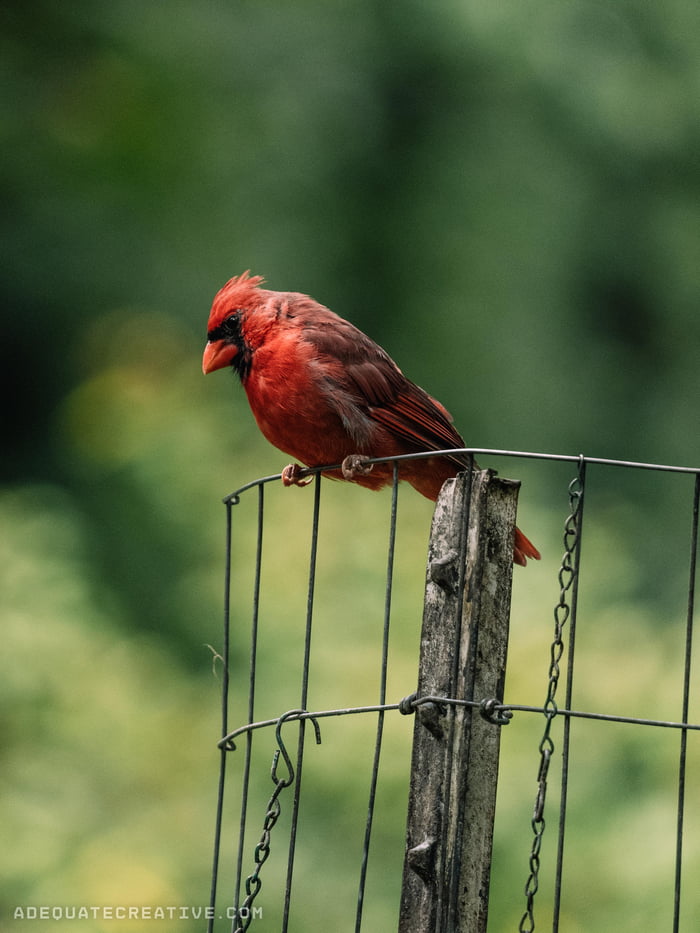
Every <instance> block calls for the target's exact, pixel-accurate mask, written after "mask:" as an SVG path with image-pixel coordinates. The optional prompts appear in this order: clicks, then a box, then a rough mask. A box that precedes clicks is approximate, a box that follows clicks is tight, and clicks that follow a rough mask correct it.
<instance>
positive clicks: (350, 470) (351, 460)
mask: <svg viewBox="0 0 700 933" xmlns="http://www.w3.org/2000/svg"><path fill="white" fill-rule="evenodd" d="M369 459H370V458H369V457H366V456H365V455H364V454H350V455H349V456H348V457H346V458H345V460H343V462H342V463H341V464H340V469H341V470H342V471H343V477H344V479H349V480H353V479H355V477H356V476H367V474H368V473H371V472H372V469H373V467H374V464H373V463H368V462H367V461H368V460H369Z"/></svg>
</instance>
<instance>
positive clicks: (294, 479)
mask: <svg viewBox="0 0 700 933" xmlns="http://www.w3.org/2000/svg"><path fill="white" fill-rule="evenodd" d="M303 469H304V467H300V466H299V464H298V463H290V464H288V465H287V466H286V467H285V468H284V469H283V470H282V485H283V486H308V485H309V483H310V482H311V480H312V479H313V476H300V475H299V474H300V473H301V471H302V470H303Z"/></svg>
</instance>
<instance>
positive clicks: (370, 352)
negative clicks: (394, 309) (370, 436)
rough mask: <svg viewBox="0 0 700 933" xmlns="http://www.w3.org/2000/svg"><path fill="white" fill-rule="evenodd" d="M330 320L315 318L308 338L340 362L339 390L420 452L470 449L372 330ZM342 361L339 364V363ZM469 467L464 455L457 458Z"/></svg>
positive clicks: (335, 376)
mask: <svg viewBox="0 0 700 933" xmlns="http://www.w3.org/2000/svg"><path fill="white" fill-rule="evenodd" d="M329 315H330V316H329V319H328V320H323V321H319V320H318V319H316V320H315V321H313V322H311V321H309V322H308V323H307V325H306V327H305V329H304V336H305V339H306V340H308V341H309V342H310V343H312V344H313V346H314V348H315V350H316V353H317V354H318V356H319V358H320V359H322V360H324V361H331V362H332V363H335V364H336V365H333V366H331V368H330V369H329V370H328V371H327V372H329V373H332V377H331V378H332V382H333V384H334V385H333V388H334V390H335V391H338V390H339V391H340V392H341V393H342V396H343V397H344V399H347V397H348V396H351V397H352V398H353V400H354V402H355V403H356V404H357V406H358V409H359V410H360V411H361V413H362V415H363V416H365V417H367V416H368V417H369V418H370V419H371V420H372V421H375V422H377V423H378V424H380V425H382V426H383V427H385V428H386V429H387V430H389V431H391V433H392V434H394V435H395V436H396V437H399V438H401V439H402V440H403V441H406V443H407V444H408V445H410V446H411V447H412V448H414V449H415V450H417V451H419V450H426V451H427V450H445V449H449V448H451V447H464V440H463V439H462V437H461V436H460V435H459V434H458V432H457V431H456V430H455V428H454V426H453V424H452V420H451V418H450V415H449V413H448V412H447V410H446V409H445V408H444V407H443V406H442V405H441V404H440V402H438V401H437V400H436V399H433V398H431V396H430V395H428V393H427V392H425V391H424V390H423V389H421V388H420V387H419V386H417V385H415V383H413V382H411V381H410V379H407V378H406V377H405V376H404V374H403V373H402V372H401V370H400V369H399V367H398V366H397V365H396V363H394V361H393V360H392V359H391V357H390V356H389V355H388V353H386V352H385V351H384V350H382V348H381V347H380V346H379V345H378V344H376V343H375V342H374V341H373V340H371V339H370V338H369V337H368V336H367V335H366V334H363V333H362V331H360V330H358V329H357V328H356V327H354V326H353V325H352V324H350V323H349V322H348V321H345V320H343V319H342V318H339V317H337V315H335V314H332V312H329ZM338 364H339V365H338ZM450 459H451V460H453V461H454V462H455V463H456V464H457V465H459V466H464V465H465V463H466V462H467V460H466V459H465V458H464V457H458V456H455V457H451V458H450Z"/></svg>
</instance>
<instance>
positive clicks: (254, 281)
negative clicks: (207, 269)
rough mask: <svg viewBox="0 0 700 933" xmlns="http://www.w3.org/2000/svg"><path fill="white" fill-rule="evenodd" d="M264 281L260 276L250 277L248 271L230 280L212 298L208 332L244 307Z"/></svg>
mask: <svg viewBox="0 0 700 933" xmlns="http://www.w3.org/2000/svg"><path fill="white" fill-rule="evenodd" d="M264 281H265V279H264V278H263V277H262V276H261V275H251V274H250V270H249V269H248V270H246V271H245V272H243V273H242V274H241V275H235V276H234V277H233V278H232V279H229V280H228V282H227V283H226V284H225V285H224V286H223V288H221V289H219V291H218V292H217V293H216V295H215V296H214V301H213V304H212V306H211V313H210V315H209V328H208V329H209V330H210V331H211V330H214V329H215V328H216V327H218V326H219V324H221V322H222V321H223V319H224V318H225V317H226V316H227V315H229V314H230V313H231V312H232V311H235V310H236V309H237V308H241V307H245V306H246V304H248V303H249V302H250V299H251V297H252V296H253V295H254V294H255V289H257V288H258V287H259V286H260V285H262V283H263V282H264Z"/></svg>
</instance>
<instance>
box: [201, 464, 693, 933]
mask: <svg viewBox="0 0 700 933" xmlns="http://www.w3.org/2000/svg"><path fill="white" fill-rule="evenodd" d="M447 454H463V455H465V454H466V455H470V456H473V457H474V456H478V457H487V458H490V457H507V458H514V459H521V460H534V461H537V460H539V461H552V462H561V463H570V464H572V465H574V466H575V468H576V477H575V479H574V480H573V481H572V483H571V486H570V488H569V494H570V503H571V502H573V503H574V506H576V505H577V503H576V502H575V500H574V498H572V488H573V487H575V485H576V484H577V483H578V486H577V487H576V489H579V490H580V497H581V503H582V501H583V490H584V487H585V476H586V468H587V467H588V466H597V467H612V468H619V469H623V470H645V471H656V472H659V473H667V474H686V475H690V476H694V477H695V484H694V493H693V504H692V507H691V516H692V518H691V526H692V527H691V544H690V549H689V584H688V593H687V603H686V632H685V643H684V673H683V698H682V712H681V718H680V719H678V720H672V719H665V718H648V717H646V718H645V717H635V716H630V715H624V714H618V713H615V712H600V711H595V710H593V711H592V710H584V709H576V708H573V704H572V695H573V689H572V688H573V674H574V646H575V622H576V598H577V587H578V578H579V561H580V540H581V539H580V530H581V528H580V522H579V525H578V527H577V528H576V531H575V532H573V534H574V540H573V541H572V540H570V539H569V538H567V535H571V534H572V531H571V529H570V528H569V526H568V525H565V548H566V553H565V558H564V561H563V564H562V569H561V570H560V585H561V591H562V595H561V597H560V600H559V603H558V604H557V608H556V609H555V623H556V624H555V637H554V642H553V646H552V656H551V663H550V672H549V688H548V692H547V697H546V699H545V702H544V703H543V704H542V705H537V704H534V705H533V704H523V703H504V702H502V701H499V700H498V699H497V698H495V697H480V698H475V699H473V700H470V699H465V698H463V697H450V696H439V695H430V696H417V695H415V694H410V693H409V694H407V695H406V696H405V697H404V698H403V699H401V700H399V701H397V702H393V703H392V702H387V697H386V689H387V667H388V645H389V631H390V624H391V612H392V592H393V587H394V580H393V574H394V549H395V544H396V534H397V514H398V485H399V482H398V481H399V479H400V466H401V463H402V461H404V460H413V459H420V458H423V457H435V456H439V455H447ZM382 462H392V463H393V464H394V479H393V485H392V496H391V506H390V513H391V514H390V520H389V537H388V542H387V569H386V585H385V596H384V609H383V619H384V621H383V631H382V641H381V652H380V658H379V659H378V662H379V678H378V679H379V690H378V697H377V703H375V704H369V705H356V706H343V707H338V708H332V709H318V710H313V709H312V710H310V709H308V696H309V677H310V670H311V645H312V633H313V623H314V605H315V587H316V575H317V566H318V558H319V554H318V547H319V520H320V511H321V490H322V482H321V476H320V474H322V473H323V472H326V471H328V470H332V469H337V468H338V467H339V466H340V465H339V464H332V465H330V466H325V467H318V468H305V469H303V470H302V471H301V473H300V475H301V476H302V477H303V476H316V477H317V481H316V482H315V484H314V487H315V492H314V499H313V510H312V517H311V522H310V528H309V560H308V581H307V600H306V619H305V628H304V647H303V660H302V665H301V666H302V670H301V683H300V685H299V694H298V696H299V705H298V707H296V708H294V709H289V710H286V711H284V712H282V713H280V715H279V716H276V717H272V718H267V719H259V720H258V719H256V715H255V714H256V710H257V692H258V682H257V660H258V654H259V649H260V645H259V618H260V603H261V568H262V563H263V550H264V548H263V542H264V526H265V489H266V487H267V486H268V485H269V484H270V483H273V482H276V481H279V480H280V478H281V475H282V474H275V475H271V476H266V477H262V478H260V479H257V480H254V481H253V482H250V483H247V484H245V485H244V486H241V487H240V488H238V489H236V490H235V491H234V492H232V493H230V494H229V495H228V496H226V497H225V499H224V500H223V501H224V504H225V506H226V516H227V518H226V554H225V565H226V566H225V593H224V636H223V650H222V657H223V677H222V728H221V738H220V739H219V741H218V748H219V750H220V755H221V759H220V772H219V783H218V793H217V808H216V818H215V838H214V857H213V868H212V887H211V900H210V908H211V910H210V919H209V921H208V927H207V930H208V931H209V933H212V931H214V929H215V924H216V919H217V913H216V905H217V899H220V898H221V897H222V896H223V897H225V898H227V899H229V900H230V904H231V908H230V909H229V912H228V914H227V916H228V917H229V918H230V917H233V919H232V920H231V923H230V929H231V930H232V931H233V933H242V931H244V930H247V929H248V928H249V926H250V924H251V923H252V922H253V920H254V919H255V917H256V916H258V915H257V914H256V913H255V911H256V907H257V903H256V898H257V897H258V895H259V894H260V891H261V888H262V885H263V881H262V878H263V875H264V868H263V866H264V864H265V862H266V861H267V858H268V856H269V854H270V851H271V844H272V838H273V834H274V833H275V827H276V825H277V823H278V820H279V818H280V814H281V811H282V804H281V801H282V800H283V799H284V798H285V797H287V794H285V791H287V790H288V789H289V791H288V793H289V795H290V798H291V799H289V800H288V801H287V802H286V803H285V808H286V811H287V812H288V819H289V824H288V826H287V828H286V832H287V837H288V842H287V870H286V880H285V885H284V906H283V910H282V915H281V926H280V929H281V931H282V933H287V931H288V929H289V924H290V913H291V908H292V898H293V890H294V876H295V864H296V855H297V852H296V849H297V830H298V826H299V819H300V816H299V814H300V800H301V795H302V776H303V767H304V739H305V725H306V723H307V722H309V721H311V724H312V726H313V730H314V736H315V739H316V742H321V738H322V730H321V726H320V721H321V720H324V719H331V718H334V717H348V716H358V715H371V716H374V717H376V731H375V739H374V749H373V754H372V765H371V769H370V778H369V788H368V793H367V807H366V813H365V831H364V839H363V843H362V850H361V853H360V857H359V878H358V882H357V884H358V893H357V905H356V911H355V917H354V925H353V928H354V930H355V933H360V931H361V930H362V923H363V908H364V899H365V887H366V882H367V872H368V860H369V853H370V847H371V842H372V830H373V822H374V817H375V807H376V801H377V788H378V783H379V773H380V761H381V756H382V739H383V731H384V721H385V720H384V717H385V715H386V714H387V713H391V714H393V713H396V712H398V713H400V714H402V715H408V714H410V713H414V712H415V711H416V709H417V708H418V707H419V706H421V705H424V704H433V705H435V706H436V707H438V708H446V707H449V706H464V707H470V708H472V709H474V710H476V711H478V713H479V714H480V715H481V716H482V717H483V718H484V719H486V720H487V721H488V722H490V723H492V724H493V725H494V726H497V727H502V726H506V725H508V724H509V723H511V722H512V721H513V719H514V718H515V716H516V714H534V715H537V716H540V717H543V718H544V721H545V723H546V726H545V739H544V740H543V743H541V744H540V749H539V751H540V754H541V755H542V761H541V762H540V766H539V775H538V780H539V784H540V790H539V792H538V800H539V801H540V802H541V804H542V806H543V805H544V793H543V790H546V782H547V771H548V767H549V761H550V759H551V755H552V753H553V751H554V745H553V743H550V740H549V725H550V724H551V723H552V721H553V720H554V719H561V721H562V722H563V723H564V732H563V737H562V741H561V749H560V754H561V758H562V774H561V777H560V809H559V819H558V835H557V840H556V871H555V885H554V887H555V890H554V907H553V916H552V927H551V928H552V931H553V933H557V931H558V929H559V923H560V916H561V897H562V887H563V866H564V841H565V831H566V824H567V813H566V807H567V793H568V770H569V745H570V741H571V739H570V733H569V727H570V723H571V722H572V721H574V720H588V721H592V722H600V723H603V722H604V723H616V724H624V725H636V726H642V727H652V728H658V729H666V730H669V729H670V730H678V731H679V732H680V739H681V741H680V750H679V762H678V784H677V828H676V855H675V878H674V907H673V921H672V927H671V929H672V930H673V931H674V933H678V931H679V930H680V929H681V927H680V916H681V896H680V895H681V880H682V859H683V845H682V840H683V828H684V815H685V810H686V791H687V787H686V774H687V754H688V751H687V740H688V735H689V734H690V733H693V732H697V731H700V723H697V722H691V721H689V720H688V717H689V713H690V702H689V701H690V690H691V683H692V674H691V671H692V645H693V642H692V636H693V624H694V614H695V580H696V576H697V553H698V502H699V498H700V467H683V466H672V465H664V464H654V463H642V462H634V461H626V460H613V459H608V458H600V457H587V456H584V455H581V454H579V455H562V454H546V453H531V452H524V451H512V450H501V449H489V448H459V449H449V450H444V451H437V452H429V453H426V454H408V455H404V456H402V457H395V458H375V459H370V460H369V464H373V463H382ZM253 490H256V491H257V497H258V502H257V520H256V543H255V558H254V560H255V571H254V584H253V601H252V612H251V619H250V634H249V644H250V655H249V660H248V675H247V676H248V688H247V696H248V699H247V710H246V712H247V718H246V721H245V722H244V723H243V724H242V725H239V726H237V727H236V728H233V729H231V727H230V725H229V716H230V684H231V674H232V669H231V627H232V623H233V621H234V620H233V615H232V605H233V602H234V600H232V592H231V587H232V569H231V565H232V539H233V534H234V522H233V518H232V514H233V513H232V510H233V508H234V507H235V506H236V505H238V504H239V503H240V502H241V498H242V497H243V496H244V495H245V494H246V493H249V492H252V491H253ZM576 494H578V493H576ZM572 514H575V513H574V512H572ZM572 514H570V515H569V518H568V519H567V523H568V522H570V521H571V520H572ZM267 533H268V534H270V533H272V532H270V531H269V530H268V532H267ZM567 555H568V557H567ZM567 561H568V562H567ZM562 573H564V574H565V577H564V578H562ZM567 574H568V576H567ZM571 585H573V591H572V594H569V593H568V589H569V586H571ZM236 624H238V621H237V620H236ZM567 626H568V628H567ZM565 642H566V647H567V648H568V657H567V666H566V670H565V671H564V673H563V677H564V681H565V697H564V705H563V706H559V705H558V704H557V703H556V701H555V700H554V694H555V691H556V687H557V682H558V679H559V676H560V671H559V660H560V658H561V656H562V655H563V653H564V646H565ZM238 673H239V675H240V671H239V672H238ZM293 723H296V724H297V729H298V735H297V742H296V752H295V753H294V754H293V755H292V754H290V752H289V750H288V743H287V742H286V741H285V739H284V737H283V733H286V732H287V730H288V729H289V728H290V726H291V724H293ZM267 730H270V731H272V732H273V733H274V736H275V749H274V753H273V759H272V768H271V772H270V779H271V780H272V783H273V785H274V790H273V792H272V794H271V796H270V799H269V801H268V805H267V809H266V812H265V815H264V819H263V820H262V821H261V823H260V825H261V826H262V833H261V834H260V832H259V831H257V830H256V831H253V830H251V826H254V825H255V818H253V817H251V815H250V814H249V812H248V806H249V797H250V793H251V785H252V782H253V781H254V780H255V781H257V780H258V779H257V778H256V777H254V775H253V738H254V735H255V734H256V733H259V732H264V731H267ZM241 743H242V744H243V747H244V755H243V762H242V766H241V776H240V792H239V793H240V806H239V816H238V832H237V839H236V840H235V843H234V845H235V853H236V854H235V865H236V868H235V876H236V879H235V884H234V886H233V888H234V889H233V891H228V890H226V891H224V892H223V895H222V893H221V891H220V890H219V887H220V884H221V881H220V878H221V870H220V869H221V860H222V857H223V851H224V838H225V837H224V825H225V823H226V822H227V817H229V818H230V813H229V811H228V810H227V809H226V808H225V795H226V785H227V775H226V763H227V758H228V757H229V755H230V753H231V752H234V751H237V750H238V749H239V746H240V745H241ZM550 744H551V747H550ZM543 749H546V754H545V753H543ZM407 779H408V775H407ZM543 782H544V787H543ZM537 812H538V801H537V800H536V803H535V819H534V821H533V831H534V843H533V852H532V853H531V856H530V869H531V874H530V879H529V880H528V884H527V885H526V889H525V891H526V902H527V908H526V912H525V914H524V915H523V918H522V920H521V923H520V926H519V929H520V930H521V933H525V931H530V930H534V929H535V894H536V892H537V889H538V877H537V875H538V870H539V851H540V847H541V845H542V839H543V834H544V819H543V818H542V821H541V825H538V823H537ZM541 815H542V814H540V816H541ZM251 832H253V838H252V839H251V838H250V834H251ZM227 842H228V840H227ZM280 845H283V843H280ZM251 853H252V859H251ZM246 872H248V873H247V874H246ZM266 928H267V927H266Z"/></svg>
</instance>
